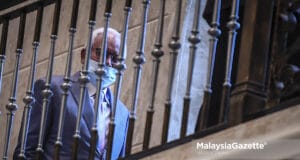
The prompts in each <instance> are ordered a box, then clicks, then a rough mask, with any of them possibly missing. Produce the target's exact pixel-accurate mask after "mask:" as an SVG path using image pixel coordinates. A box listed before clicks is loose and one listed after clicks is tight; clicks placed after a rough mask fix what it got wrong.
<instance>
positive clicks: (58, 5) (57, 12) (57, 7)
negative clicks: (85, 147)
mask: <svg viewBox="0 0 300 160" xmlns="http://www.w3.org/2000/svg"><path fill="white" fill-rule="evenodd" d="M60 8H61V0H57V1H56V3H55V9H54V15H53V22H52V33H51V36H50V38H51V44H50V53H49V59H48V70H47V76H46V85H45V90H43V92H44V93H48V94H46V95H44V100H43V103H47V104H45V106H48V103H49V101H50V98H51V96H52V92H51V90H50V86H51V79H52V72H53V61H54V55H55V42H56V39H57V32H58V26H59V16H60ZM61 109H62V107H61ZM60 113H62V111H60ZM61 115H62V114H60V115H59V120H61ZM61 125H62V123H61V121H59V126H58V133H60V131H61V129H62V127H61ZM60 144H61V135H60V134H58V136H57V139H56V142H55V151H54V153H55V155H58V154H59V147H60ZM58 146H59V147H58ZM54 157H55V156H54ZM54 159H56V157H55V158H54Z"/></svg>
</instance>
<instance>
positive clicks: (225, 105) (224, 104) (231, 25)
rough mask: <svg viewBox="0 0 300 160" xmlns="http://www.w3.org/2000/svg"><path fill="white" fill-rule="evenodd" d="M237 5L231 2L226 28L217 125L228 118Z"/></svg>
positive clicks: (237, 25)
mask: <svg viewBox="0 0 300 160" xmlns="http://www.w3.org/2000/svg"><path fill="white" fill-rule="evenodd" d="M239 3H240V1H239V0H233V2H232V9H231V15H230V21H229V22H228V23H227V28H228V29H229V32H228V45H227V61H226V72H225V80H224V83H223V91H222V100H221V108H220V116H219V123H221V122H223V121H224V120H225V121H226V120H227V117H228V110H229V98H230V91H231V70H232V63H233V57H234V50H235V42H236V35H237V32H236V30H238V29H239V28H240V23H239V22H238V19H239Z"/></svg>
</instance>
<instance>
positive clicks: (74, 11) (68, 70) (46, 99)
mask: <svg viewBox="0 0 300 160" xmlns="http://www.w3.org/2000/svg"><path fill="white" fill-rule="evenodd" d="M58 3H60V2H58ZM78 3H79V1H78V0H74V1H73V9H72V17H71V25H70V30H69V32H70V40H69V49H68V58H67V63H66V71H65V77H64V83H63V84H62V87H61V88H62V90H63V96H62V103H61V104H62V106H61V108H62V107H65V103H66V99H67V96H68V90H69V88H70V87H71V84H70V78H69V77H70V73H71V64H72V63H71V62H72V54H73V43H74V35H75V32H76V21H77V10H78ZM59 6H60V5H59ZM58 12H59V11H58ZM57 18H58V17H57ZM54 19H56V18H54ZM53 22H54V21H53ZM58 22H59V21H58ZM58 22H57V23H58ZM55 27H58V26H55ZM52 29H54V28H52ZM55 29H57V28H55ZM52 31H53V30H52ZM51 38H53V39H52V40H53V41H52V42H53V43H54V42H55V39H56V36H52V37H51ZM53 47H54V46H53ZM50 49H52V48H50ZM50 54H51V53H50ZM53 54H54V51H53ZM50 58H53V57H52V55H50ZM52 63H53V59H51V61H50V62H49V67H50V65H52ZM51 78H52V67H51V68H48V73H47V82H46V89H45V90H43V92H42V95H43V97H44V100H43V105H42V116H41V124H40V130H39V140H38V146H37V149H36V151H37V159H38V160H39V159H42V154H43V140H44V134H45V123H46V119H47V112H48V111H47V110H48V105H49V103H50V97H51V96H52V91H51V90H50V86H51ZM48 82H49V83H48Z"/></svg>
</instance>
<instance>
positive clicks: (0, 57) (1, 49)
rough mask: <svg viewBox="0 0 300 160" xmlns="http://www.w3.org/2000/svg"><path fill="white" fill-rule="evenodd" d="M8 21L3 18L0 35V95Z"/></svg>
mask: <svg viewBox="0 0 300 160" xmlns="http://www.w3.org/2000/svg"><path fill="white" fill-rule="evenodd" d="M8 25H9V19H8V18H5V19H4V21H3V23H2V34H1V43H0V93H1V91H2V76H3V70H4V63H5V57H6V56H5V54H6V42H7V33H8Z"/></svg>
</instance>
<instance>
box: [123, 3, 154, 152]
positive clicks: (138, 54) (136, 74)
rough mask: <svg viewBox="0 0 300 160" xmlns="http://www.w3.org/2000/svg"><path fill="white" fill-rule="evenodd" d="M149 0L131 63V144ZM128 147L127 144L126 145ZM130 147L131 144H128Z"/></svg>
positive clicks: (143, 61)
mask: <svg viewBox="0 0 300 160" xmlns="http://www.w3.org/2000/svg"><path fill="white" fill-rule="evenodd" d="M150 3H151V0H144V1H143V6H144V10H143V15H142V28H141V30H140V37H139V41H138V48H137V51H136V56H135V57H134V58H133V62H134V63H135V67H134V69H135V71H134V81H133V85H134V89H133V97H132V106H131V110H130V116H129V130H128V136H130V137H127V138H129V139H130V141H131V142H130V143H132V136H133V132H134V124H135V119H136V107H137V99H138V94H139V87H140V81H141V74H142V65H143V64H144V63H145V61H146V59H145V56H144V52H145V51H144V48H145V38H146V31H147V19H148V10H149V6H150ZM128 145H129V144H128ZM130 145H131V144H130ZM129 149H130V150H131V147H130V148H127V154H129V152H130V150H129Z"/></svg>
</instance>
